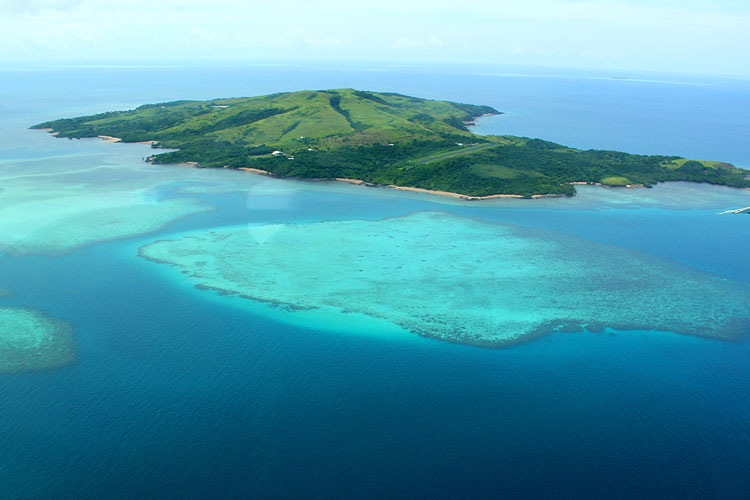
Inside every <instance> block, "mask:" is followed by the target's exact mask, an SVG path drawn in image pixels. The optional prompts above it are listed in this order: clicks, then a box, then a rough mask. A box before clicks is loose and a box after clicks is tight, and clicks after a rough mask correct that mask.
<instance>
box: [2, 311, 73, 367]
mask: <svg viewBox="0 0 750 500" xmlns="http://www.w3.org/2000/svg"><path fill="white" fill-rule="evenodd" d="M74 360H75V344H74V341H73V328H72V327H71V325H70V324H69V323H66V322H65V321H62V320H59V319H56V318H50V317H47V316H45V315H44V314H42V313H41V312H39V311H35V310H31V309H23V308H18V307H0V374H2V373H11V372H20V371H29V370H45V369H51V368H57V367H60V366H64V365H67V364H70V363H72V362H73V361H74Z"/></svg>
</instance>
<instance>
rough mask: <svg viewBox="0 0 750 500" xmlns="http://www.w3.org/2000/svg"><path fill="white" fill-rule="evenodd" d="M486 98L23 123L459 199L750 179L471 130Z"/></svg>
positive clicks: (670, 159)
mask: <svg viewBox="0 0 750 500" xmlns="http://www.w3.org/2000/svg"><path fill="white" fill-rule="evenodd" d="M492 114H499V111H497V110H496V109H494V108H492V107H490V106H479V105H473V104H462V103H456V102H448V101H436V100H429V99H420V98H416V97H410V96H406V95H401V94H396V93H387V92H368V91H360V90H354V89H335V90H307V91H298V92H283V93H277V94H270V95H265V96H259V97H243V98H231V99H213V100H210V101H174V102H166V103H160V104H147V105H143V106H140V107H138V108H136V109H133V110H128V111H112V112H106V113H101V114H97V115H92V116H83V117H78V118H67V119H60V120H54V121H49V122H45V123H40V124H38V125H34V126H33V127H31V128H35V129H47V130H49V131H50V132H52V133H54V134H55V135H56V136H57V137H60V138H64V137H65V138H70V139H74V138H85V137H101V138H104V139H105V140H109V141H113V142H116V141H122V142H145V143H149V144H151V146H152V147H153V148H165V149H170V150H176V151H169V152H163V153H161V154H154V155H153V156H151V157H149V159H148V160H149V161H151V162H153V163H188V164H190V165H193V166H197V167H220V168H232V169H245V170H249V171H251V172H256V173H263V174H268V175H274V176H278V177H295V178H302V179H332V180H342V181H348V182H354V183H359V184H366V185H373V186H389V187H400V188H404V189H414V190H419V191H430V192H437V193H440V194H448V195H453V196H459V197H462V198H466V199H482V198H487V197H495V196H518V197H535V196H572V195H574V194H575V185H576V184H599V185H605V186H612V187H634V186H652V185H654V184H656V183H658V182H667V181H692V182H707V183H711V184H718V185H725V186H732V187H738V188H748V187H750V172H747V171H745V170H742V169H739V168H737V167H735V166H734V165H731V164H729V163H723V162H717V161H703V160H690V159H686V158H681V157H678V156H661V155H637V154H628V153H623V152H618V151H602V150H580V149H575V148H571V147H566V146H562V145H560V144H556V143H553V142H548V141H544V140H541V139H530V138H526V137H516V136H509V135H504V136H490V135H478V134H475V133H472V132H471V130H470V127H471V126H472V125H474V120H475V119H477V118H478V117H481V116H484V115H492Z"/></svg>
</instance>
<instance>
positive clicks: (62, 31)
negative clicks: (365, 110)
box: [0, 0, 750, 77]
mask: <svg viewBox="0 0 750 500" xmlns="http://www.w3.org/2000/svg"><path fill="white" fill-rule="evenodd" d="M749 27H750V1H748V0H713V1H709V0H682V1H678V0H661V1H648V0H598V1H578V0H556V1H553V0H524V1H521V2H519V1H517V0H515V1H506V0H494V1H488V0H472V1H470V2H468V3H463V2H457V1H455V0H454V1H450V2H449V1H445V0H378V1H377V2H373V1H372V0H365V1H361V2H357V1H355V0H347V1H342V0H320V1H318V2H312V1H309V0H308V1H305V2H302V1H291V0H273V1H264V2H256V1H254V0H246V1H242V0H211V1H209V0H203V1H200V2H198V1H193V0H179V1H176V0H148V1H147V0H129V1H122V0H118V1H111V0H96V1H94V0H0V64H2V65H6V66H7V65H11V66H12V65H28V64H31V65H35V64H36V65H50V64H52V65H54V64H59V65H79V64H112V65H118V64H139V63H140V64H166V65H169V64H175V65H180V64H189V63H191V62H196V61H202V62H203V63H205V62H206V61H209V62H214V63H219V64H223V63H232V64H234V63H269V62H270V63H273V62H279V63H284V62H290V61H301V60H306V61H321V60H325V61H356V62H360V63H363V64H389V63H390V64H409V63H428V64H432V63H445V64H454V63H469V64H488V65H490V64H491V65H505V64H513V65H517V64H522V65H530V66H546V67H550V66H561V67H572V68H590V69H601V70H619V71H624V72H626V71H635V70H646V71H666V72H683V73H695V74H712V75H734V76H743V77H750V64H748V61H749V60H750V56H749V54H750V28H749Z"/></svg>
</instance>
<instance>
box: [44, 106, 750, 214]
mask: <svg viewBox="0 0 750 500" xmlns="http://www.w3.org/2000/svg"><path fill="white" fill-rule="evenodd" d="M502 114H503V113H486V114H484V115H480V116H479V118H481V117H484V116H494V115H502ZM41 130H44V131H46V132H47V133H49V134H50V135H53V136H54V135H57V134H58V132H56V131H54V129H51V128H45V129H41ZM96 138H98V139H101V140H103V141H104V142H109V143H122V144H144V145H149V146H152V147H153V146H154V145H155V144H159V141H137V142H132V143H129V142H124V141H123V140H122V138H120V137H114V136H110V135H98V136H96ZM149 159H150V158H149ZM149 159H147V160H146V161H147V162H148V163H150V162H149V161H148V160H149ZM178 164H179V165H184V166H187V167H190V168H203V167H201V165H200V164H199V163H198V162H194V161H188V162H182V163H178ZM211 168H216V167H211ZM224 168H228V167H226V166H225V167H224ZM233 170H242V171H245V172H249V173H252V174H257V175H266V176H269V177H274V178H277V179H295V180H300V181H308V182H325V181H330V182H334V181H335V182H346V183H348V184H354V185H358V186H366V187H376V188H390V189H398V190H401V191H411V192H414V193H424V194H433V195H438V196H447V197H450V198H455V199H459V200H463V201H482V200H491V199H496V198H516V199H539V198H566V197H573V196H575V193H574V194H572V195H566V194H533V195H530V196H524V195H520V194H492V195H487V196H471V195H466V194H461V193H454V192H451V191H440V190H434V189H425V188H418V187H409V186H397V185H395V184H374V183H371V182H368V181H364V180H362V179H349V178H344V177H335V178H303V177H285V176H277V175H275V174H273V173H271V172H269V171H267V170H261V169H259V168H252V167H237V168H235V169H233ZM688 182H689V181H688ZM568 184H570V185H572V186H598V187H606V188H610V189H635V188H651V187H652V186H649V185H645V184H626V185H623V186H616V185H609V184H603V183H601V182H587V181H572V182H569V183H568ZM739 189H748V190H750V188H739Z"/></svg>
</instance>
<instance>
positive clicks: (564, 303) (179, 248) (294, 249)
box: [141, 212, 750, 346]
mask: <svg viewBox="0 0 750 500" xmlns="http://www.w3.org/2000/svg"><path fill="white" fill-rule="evenodd" d="M141 255H142V256H143V257H146V258H148V259H151V260H154V261H157V262H164V263H169V264H172V265H174V266H177V267H178V268H179V269H181V270H182V271H183V273H184V274H185V275H187V276H188V279H190V280H191V281H192V282H193V283H194V284H195V285H196V286H198V287H200V288H212V289H217V290H221V291H224V292H230V293H234V294H237V295H241V296H244V297H248V298H252V299H256V300H261V301H270V302H276V303H282V304H286V305H290V306H293V307H296V308H320V309H329V310H337V311H340V312H355V313H362V314H366V315H368V316H371V317H376V318H381V319H385V320H388V321H390V322H392V323H395V324H397V325H399V326H401V327H403V328H405V329H407V330H410V331H412V332H415V333H418V334H421V335H425V336H430V337H435V338H439V339H443V340H448V341H453V342H461V343H467V344H475V345H483V346H502V345H507V344H513V343H518V342H522V341H527V340H530V339H533V338H535V337H538V336H539V335H542V334H545V333H548V332H551V331H555V330H563V329H565V330H581V329H583V328H586V329H590V330H594V329H595V330H600V329H601V328H603V327H605V326H606V327H612V328H617V329H647V330H660V331H673V332H678V333H683V334H690V335H698V336H703V337H711V338H721V339H728V340H730V339H736V338H738V337H740V336H742V335H745V334H747V333H748V330H749V328H748V325H749V324H748V320H747V319H746V318H747V317H748V316H750V314H749V313H750V310H749V309H750V286H748V285H747V284H745V283H742V282H737V281H732V280H729V279H726V278H722V277H720V276H716V275H712V274H709V273H706V272H702V271H698V270H696V269H692V268H690V267H687V266H684V265H681V264H677V263H675V262H672V261H670V260H667V259H663V258H659V257H655V256H651V255H648V254H645V253H642V252H637V251H633V250H628V249H624V248H621V247H615V246H611V245H605V244H600V243H594V242H590V241H587V240H583V239H581V238H576V237H572V236H566V235H562V234H559V233H555V232H552V231H544V230H537V229H529V228H522V227H517V226H511V225H503V224H492V223H487V222H482V221H478V220H474V219H470V218H464V217H459V216H455V215H451V214H447V213H442V212H421V213H415V214H411V215H408V216H404V217H396V218H392V219H385V220H380V221H334V222H317V223H311V224H301V225H292V224H274V225H260V226H250V227H243V228H224V229H218V230H207V231H196V232H192V233H189V234H187V235H183V236H181V237H178V238H177V239H173V240H165V241H157V242H155V243H152V244H150V245H146V246H144V247H142V248H141ZM290 314H294V313H293V312H290Z"/></svg>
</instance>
